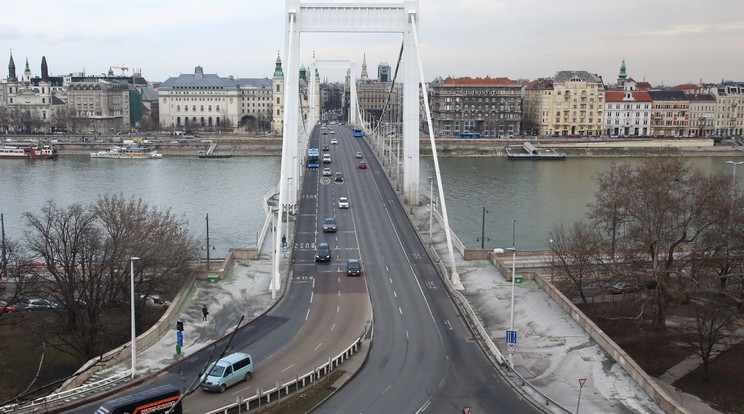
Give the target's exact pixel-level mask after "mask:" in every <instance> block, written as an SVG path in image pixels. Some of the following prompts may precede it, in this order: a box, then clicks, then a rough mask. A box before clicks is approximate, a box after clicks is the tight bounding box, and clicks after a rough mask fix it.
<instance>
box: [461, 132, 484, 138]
mask: <svg viewBox="0 0 744 414" xmlns="http://www.w3.org/2000/svg"><path fill="white" fill-rule="evenodd" d="M460 138H465V139H471V138H480V132H460Z"/></svg>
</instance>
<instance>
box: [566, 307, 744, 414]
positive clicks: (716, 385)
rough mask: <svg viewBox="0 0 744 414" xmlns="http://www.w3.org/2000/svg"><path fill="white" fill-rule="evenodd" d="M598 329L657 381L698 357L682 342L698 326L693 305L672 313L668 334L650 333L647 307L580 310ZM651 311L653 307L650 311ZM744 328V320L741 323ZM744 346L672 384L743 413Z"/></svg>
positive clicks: (725, 409)
mask: <svg viewBox="0 0 744 414" xmlns="http://www.w3.org/2000/svg"><path fill="white" fill-rule="evenodd" d="M580 308H581V309H582V311H584V312H585V313H586V314H587V315H588V316H590V317H591V318H592V320H593V321H594V322H595V323H597V325H598V326H599V327H600V328H601V329H602V330H603V331H604V332H605V333H607V334H608V335H609V336H610V337H612V339H613V340H614V341H615V342H616V343H617V344H618V345H620V346H621V347H622V348H623V349H624V350H625V351H626V352H627V353H628V354H629V355H630V356H631V357H632V358H633V359H634V360H635V361H636V362H637V363H638V364H639V365H640V366H641V367H643V369H644V370H645V371H646V372H647V373H648V374H649V375H652V376H654V377H658V376H660V375H661V374H663V373H664V372H665V371H666V370H668V369H669V368H671V367H672V366H674V365H676V364H677V363H678V362H680V361H682V360H683V359H685V358H687V357H688V356H690V355H691V354H693V351H692V349H691V348H690V345H689V344H688V343H686V342H685V341H684V339H683V335H684V332H685V330H689V329H690V328H691V327H693V326H694V323H695V320H694V316H693V313H694V311H693V309H692V306H690V305H677V306H675V307H670V308H668V314H667V329H666V330H664V331H661V332H654V331H651V330H650V329H649V325H650V324H649V322H650V318H649V315H648V312H647V311H646V312H644V313H643V316H642V317H641V318H638V316H639V315H641V312H643V311H642V304H641V303H640V302H638V301H633V300H632V299H631V300H628V301H623V302H617V303H613V304H609V303H604V304H597V305H583V306H580ZM646 308H648V306H646ZM737 323H738V324H739V325H744V320H741V321H739V322H737ZM742 372H744V344H738V345H735V346H733V347H731V348H730V349H729V350H727V351H726V352H725V353H723V354H722V355H721V356H720V358H719V359H718V360H717V361H715V362H713V363H712V364H711V365H710V367H709V371H708V373H707V374H706V373H705V372H704V370H703V368H702V366H700V367H699V368H698V369H696V370H694V371H693V372H691V373H689V374H688V375H686V376H685V377H683V378H682V379H680V380H679V381H677V382H675V383H674V384H673V385H674V386H675V387H677V388H679V389H681V390H683V391H685V392H687V393H689V394H693V395H696V396H698V397H700V398H701V399H703V400H705V401H707V402H709V403H711V404H712V405H713V406H714V407H716V408H718V409H719V410H721V411H729V412H735V413H743V414H744V393H742V392H741V390H743V389H744V375H742Z"/></svg>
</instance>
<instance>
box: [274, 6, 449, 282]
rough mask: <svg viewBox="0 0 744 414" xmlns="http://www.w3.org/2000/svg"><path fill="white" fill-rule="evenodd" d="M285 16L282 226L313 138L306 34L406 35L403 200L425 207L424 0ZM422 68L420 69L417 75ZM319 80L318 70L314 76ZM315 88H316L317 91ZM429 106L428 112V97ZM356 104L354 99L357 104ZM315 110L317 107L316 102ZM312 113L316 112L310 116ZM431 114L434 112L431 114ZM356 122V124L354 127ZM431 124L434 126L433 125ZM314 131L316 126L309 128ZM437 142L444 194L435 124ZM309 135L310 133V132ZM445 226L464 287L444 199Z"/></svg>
mask: <svg viewBox="0 0 744 414" xmlns="http://www.w3.org/2000/svg"><path fill="white" fill-rule="evenodd" d="M286 5H287V10H286V15H285V22H284V24H285V29H286V30H285V50H286V57H285V59H284V61H285V63H286V65H287V66H286V70H285V71H284V76H285V78H284V102H283V103H282V104H283V105H284V124H283V146H282V161H281V164H282V166H281V176H280V179H279V205H280V208H279V221H278V224H279V227H281V224H282V221H283V219H282V216H283V213H284V211H285V210H286V211H287V212H288V211H290V209H291V210H293V211H294V210H295V208H296V206H297V202H298V197H299V191H297V188H298V186H299V183H300V181H301V180H300V179H299V174H300V171H299V165H300V164H301V160H302V156H303V155H304V153H303V154H300V153H299V149H300V148H301V147H302V148H303V149H304V145H301V144H302V143H304V141H306V140H307V139H308V136H307V135H305V134H303V132H304V131H301V129H300V125H299V118H300V116H301V114H300V108H301V106H300V101H299V99H300V98H299V93H300V82H299V77H300V74H299V65H300V35H301V34H302V33H373V34H374V33H400V34H401V35H402V36H403V55H402V57H401V69H402V79H403V82H402V83H403V111H402V112H403V129H402V130H403V158H402V160H401V161H402V164H403V183H402V184H403V198H404V200H405V202H406V204H408V205H411V206H412V205H418V204H419V195H420V194H419V125H418V123H419V85H425V84H426V83H425V81H424V79H423V70H422V67H421V62H420V56H419V51H418V46H419V45H418V24H417V20H418V16H419V2H418V0H404V1H403V2H402V3H302V2H301V1H300V0H287V3H286ZM417 68H418V70H417ZM310 73H311V75H310V76H311V77H313V76H315V74H314V69H313V70H312V71H311V72H310ZM350 79H351V84H352V85H353V86H352V87H355V83H356V74H355V73H354V72H352V74H351V77H350ZM311 89H314V88H311ZM423 96H424V102H425V104H426V105H427V107H428V100H427V98H426V93H423ZM355 101H356V99H355V96H354V94H352V102H354V103H355ZM311 106H314V103H312V102H311ZM310 112H311V113H312V110H311V111H310ZM427 112H428V110H427ZM351 113H352V115H351V116H352V118H351V119H349V122H350V123H352V125H355V126H359V125H358V122H359V120H358V119H354V118H356V111H353V110H352V111H351ZM354 121H356V122H354ZM429 123H431V121H429ZM308 124H309V125H308V129H309V128H312V127H313V126H314V125H315V123H308ZM429 130H430V137H431V140H432V151H433V155H434V164H435V169H436V173H437V185H438V187H439V190H440V191H439V194H440V195H441V194H444V192H443V191H442V180H441V179H439V177H440V174H439V163H438V161H437V160H436V148H435V147H434V136H433V133H432V132H431V125H429ZM307 132H308V133H309V132H310V131H307ZM301 134H302V135H305V136H304V137H303V136H302V135H301ZM440 205H441V206H442V213H443V215H444V222H445V234H446V236H447V240H448V245H449V250H450V260H451V266H452V271H453V275H452V279H453V280H452V282H453V284H454V285H455V286H456V287H459V285H460V282H459V276H458V275H457V270H456V269H455V267H454V266H455V260H454V253H453V251H452V243H451V238H450V228H449V223H448V219H447V209H446V204H445V203H444V198H443V197H442V198H441V200H440ZM280 251H281V245H280V242H279V238H278V237H277V238H276V242H275V246H274V254H275V255H276V256H277V257H276V260H274V266H275V268H274V275H273V276H274V277H273V278H272V291H278V287H279V284H280V278H279V260H278V256H279V252H280Z"/></svg>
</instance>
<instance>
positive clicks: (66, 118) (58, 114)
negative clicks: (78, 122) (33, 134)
mask: <svg viewBox="0 0 744 414" xmlns="http://www.w3.org/2000/svg"><path fill="white" fill-rule="evenodd" d="M76 116H77V111H76V110H75V108H72V107H67V106H61V107H60V108H57V109H56V110H55V111H54V113H53V114H52V120H51V123H52V126H53V127H54V128H55V129H57V130H64V131H67V133H68V134H69V132H70V130H71V129H73V125H74V124H75V117H76Z"/></svg>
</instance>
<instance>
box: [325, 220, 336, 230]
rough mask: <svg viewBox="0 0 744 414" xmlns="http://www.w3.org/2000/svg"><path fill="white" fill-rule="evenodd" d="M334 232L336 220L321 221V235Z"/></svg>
mask: <svg viewBox="0 0 744 414" xmlns="http://www.w3.org/2000/svg"><path fill="white" fill-rule="evenodd" d="M335 232H336V219H335V218H333V217H328V218H327V219H325V221H323V233H335Z"/></svg>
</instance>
